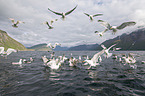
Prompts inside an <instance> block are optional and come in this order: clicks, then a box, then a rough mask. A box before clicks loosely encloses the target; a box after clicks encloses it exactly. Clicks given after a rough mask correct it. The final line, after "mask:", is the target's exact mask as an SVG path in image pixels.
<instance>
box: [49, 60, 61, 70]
mask: <svg viewBox="0 0 145 96" xmlns="http://www.w3.org/2000/svg"><path fill="white" fill-rule="evenodd" d="M47 66H48V67H50V68H51V69H54V70H57V69H59V67H60V66H61V63H60V59H58V58H57V59H55V58H53V59H52V60H50V61H49V62H48V63H47Z"/></svg>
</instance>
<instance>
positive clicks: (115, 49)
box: [113, 47, 121, 51]
mask: <svg viewBox="0 0 145 96" xmlns="http://www.w3.org/2000/svg"><path fill="white" fill-rule="evenodd" d="M120 49H121V48H120V47H119V48H116V47H113V51H117V50H120Z"/></svg>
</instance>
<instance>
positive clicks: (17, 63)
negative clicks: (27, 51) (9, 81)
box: [12, 59, 23, 67]
mask: <svg viewBox="0 0 145 96" xmlns="http://www.w3.org/2000/svg"><path fill="white" fill-rule="evenodd" d="M22 60H23V59H20V60H19V62H12V64H13V65H20V66H21V67H22V64H23V62H22Z"/></svg>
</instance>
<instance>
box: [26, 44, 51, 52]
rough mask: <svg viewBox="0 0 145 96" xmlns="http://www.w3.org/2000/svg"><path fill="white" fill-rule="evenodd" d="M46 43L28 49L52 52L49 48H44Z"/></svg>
mask: <svg viewBox="0 0 145 96" xmlns="http://www.w3.org/2000/svg"><path fill="white" fill-rule="evenodd" d="M46 45H47V44H46V43H43V44H38V45H34V46H32V47H28V49H34V50H35V51H52V50H51V49H50V48H49V47H46Z"/></svg>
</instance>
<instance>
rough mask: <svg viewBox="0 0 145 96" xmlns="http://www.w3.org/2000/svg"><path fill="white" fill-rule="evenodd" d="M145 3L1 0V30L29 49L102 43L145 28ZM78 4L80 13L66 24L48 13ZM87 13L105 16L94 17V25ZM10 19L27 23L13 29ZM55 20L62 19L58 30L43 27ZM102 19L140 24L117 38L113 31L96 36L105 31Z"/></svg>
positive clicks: (56, 26)
mask: <svg viewBox="0 0 145 96" xmlns="http://www.w3.org/2000/svg"><path fill="white" fill-rule="evenodd" d="M144 4H145V1H144V0H140V1H137V0H1V1H0V13H1V15H0V25H1V26H0V29H1V30H4V31H6V32H8V34H9V35H10V36H12V37H13V38H14V39H16V40H17V41H19V42H21V43H22V44H24V45H29V46H30V45H36V44H39V43H47V42H51V43H55V42H59V43H61V44H62V46H75V45H78V44H81V43H82V44H83V43H84V42H85V43H86V44H92V43H93V44H94V43H99V44H100V43H102V42H103V41H105V40H107V39H111V38H113V37H116V36H118V35H121V34H123V33H126V32H131V31H133V30H136V29H137V26H140V25H145V18H144V17H145V11H144V9H145V6H144ZM76 5H78V7H77V8H76V10H74V12H72V13H71V14H69V15H67V16H66V19H65V21H63V20H62V19H61V16H58V15H55V14H54V13H52V12H50V11H49V10H48V8H50V9H51V10H54V11H57V12H67V11H69V10H71V9H72V8H74V7H75V6H76ZM84 12H86V13H89V14H96V13H103V16H99V17H94V21H93V22H90V20H89V18H88V17H87V16H86V15H84ZM9 17H11V18H14V19H16V20H20V21H24V22H26V23H25V24H19V27H18V28H13V27H12V26H11V25H12V24H11V21H10V20H9V19H8V18H9ZM52 19H58V21H56V22H54V23H53V26H54V29H52V30H49V29H48V27H47V25H42V23H43V22H45V21H49V22H50V21H51V20H52ZM99 19H102V20H104V21H107V22H109V23H110V24H111V25H117V26H118V25H120V24H121V23H123V22H126V21H136V22H137V24H136V25H135V26H132V27H127V28H125V29H123V30H119V31H118V33H117V34H116V35H112V34H111V32H110V31H109V32H106V33H105V34H104V36H103V37H102V38H100V37H99V36H98V35H96V34H95V33H94V32H95V31H96V30H98V31H102V30H104V27H102V26H101V25H100V24H99V23H98V22H97V20H99Z"/></svg>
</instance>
